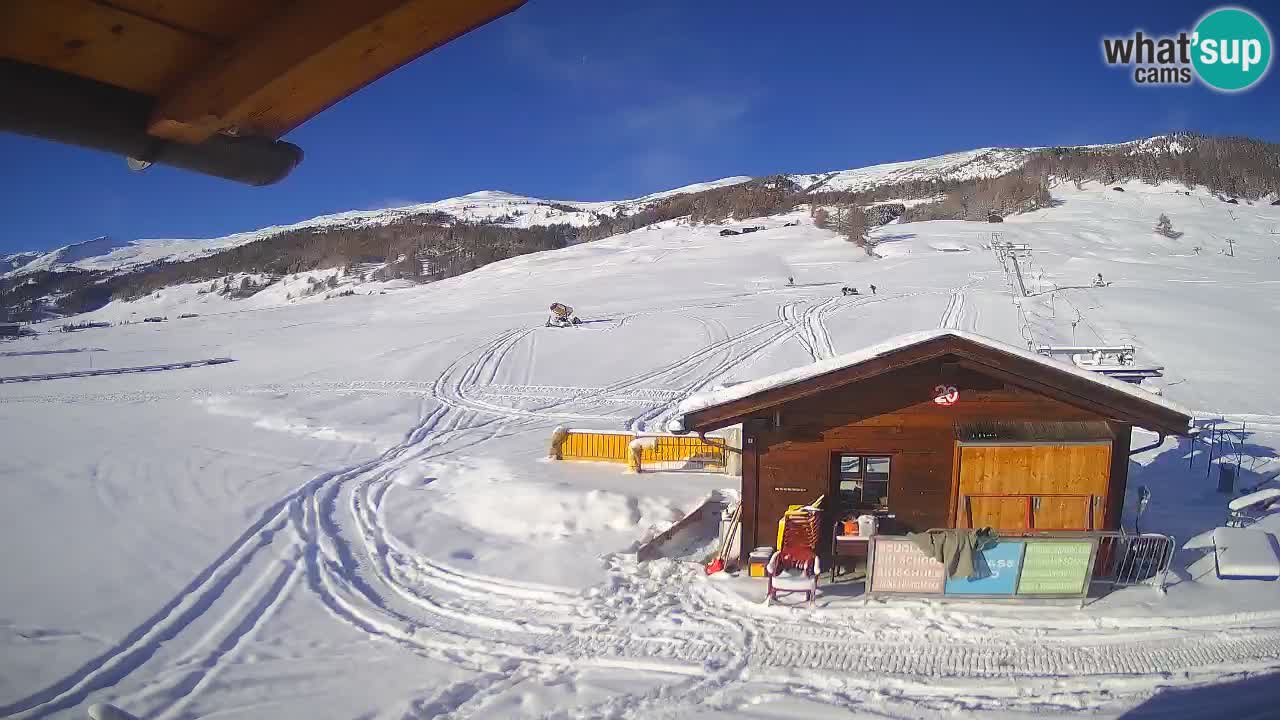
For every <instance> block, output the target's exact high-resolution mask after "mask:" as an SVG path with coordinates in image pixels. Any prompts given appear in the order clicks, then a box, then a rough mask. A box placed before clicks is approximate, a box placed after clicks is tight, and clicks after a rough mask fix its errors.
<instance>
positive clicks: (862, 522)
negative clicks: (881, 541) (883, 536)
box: [858, 515, 876, 537]
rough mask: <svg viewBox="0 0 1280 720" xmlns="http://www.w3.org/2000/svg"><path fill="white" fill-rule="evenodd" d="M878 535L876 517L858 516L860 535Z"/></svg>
mask: <svg viewBox="0 0 1280 720" xmlns="http://www.w3.org/2000/svg"><path fill="white" fill-rule="evenodd" d="M875 534H876V518H875V516H874V515H859V516H858V535H860V536H862V537H871V536H872V535H875Z"/></svg>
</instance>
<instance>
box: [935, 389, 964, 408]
mask: <svg viewBox="0 0 1280 720" xmlns="http://www.w3.org/2000/svg"><path fill="white" fill-rule="evenodd" d="M958 400H960V391H959V390H957V389H956V386H955V385H935V386H934V387H933V402H934V404H936V405H943V406H946V407H950V406H951V405H955V404H956V402H957V401H958Z"/></svg>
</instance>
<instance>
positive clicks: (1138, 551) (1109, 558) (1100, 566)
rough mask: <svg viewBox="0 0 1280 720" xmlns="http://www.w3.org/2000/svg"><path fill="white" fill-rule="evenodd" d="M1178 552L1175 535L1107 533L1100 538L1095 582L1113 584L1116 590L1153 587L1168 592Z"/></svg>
mask: <svg viewBox="0 0 1280 720" xmlns="http://www.w3.org/2000/svg"><path fill="white" fill-rule="evenodd" d="M1176 549H1177V543H1176V542H1175V541H1174V538H1173V536H1172V535H1162V534H1160V533H1142V534H1141V535H1135V534H1133V533H1126V532H1115V533H1106V534H1104V535H1103V536H1102V537H1100V538H1099V539H1098V559H1097V561H1096V562H1095V563H1094V579H1095V580H1100V581H1103V582H1110V583H1111V587H1112V589H1114V588H1117V587H1129V586H1133V585H1151V586H1153V587H1155V588H1156V589H1157V590H1159V591H1160V592H1164V589H1165V586H1166V585H1167V584H1168V580H1169V567H1170V566H1171V565H1172V564H1173V553H1174V551H1175V550H1176Z"/></svg>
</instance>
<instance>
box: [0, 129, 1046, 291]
mask: <svg viewBox="0 0 1280 720" xmlns="http://www.w3.org/2000/svg"><path fill="white" fill-rule="evenodd" d="M1032 152H1033V150H1030V149H1020V148H983V149H980V150H971V151H968V152H959V153H951V154H948V155H941V156H938V157H933V158H925V159H922V160H911V161H906V162H897V163H888V164H884V165H873V166H870V167H865V168H859V169H854V170H839V171H832V172H824V173H811V174H806V175H788V176H786V177H788V178H789V179H791V180H792V181H794V182H795V183H797V184H798V185H799V186H801V187H802V188H804V189H805V190H823V191H831V190H866V189H869V188H873V187H876V186H880V185H886V184H892V183H899V182H905V181H908V180H965V179H973V178H983V177H995V176H997V175H1001V174H1004V173H1006V172H1009V171H1011V170H1015V169H1017V168H1018V167H1020V166H1021V164H1022V163H1023V162H1025V161H1026V159H1027V157H1028V156H1029V155H1030V154H1031V153H1032ZM750 180H752V178H751V177H748V176H735V177H728V178H722V179H719V180H712V181H708V182H701V183H694V184H692V185H686V186H683V187H678V188H674V189H671V190H665V191H662V192H656V193H652V194H649V195H645V196H643V197H639V198H634V199H631V200H616V201H586V202H584V201H573V200H547V199H542V198H535V197H528V196H524V195H515V194H512V193H508V192H503V191H499V190H482V191H480V192H474V193H470V194H467V195H463V196H461V197H455V198H448V199H445V200H438V201H435V202H429V203H420V204H415V205H405V206H402V207H394V208H383V209H379V210H351V211H347V212H341V213H333V214H329V215H320V216H317V217H313V218H310V219H307V220H302V221H300V222H295V223H289V224H285V225H272V226H270V227H265V228H260V229H257V230H250V231H247V232H242V233H235V234H232V235H226V236H223V237H217V238H207V239H140V240H131V241H114V240H109V239H107V238H97V239H95V240H90V241H86V242H82V243H77V244H72V245H67V246H64V247H60V248H56V249H54V250H50V251H48V252H44V253H23V254H21V256H18V255H15V256H11V257H13V258H15V259H16V258H19V257H22V258H28V257H30V259H29V260H27V261H26V262H18V263H14V264H13V267H12V268H10V269H8V270H7V271H6V272H7V273H8V274H22V273H29V272H35V271H38V270H51V271H57V270H66V269H79V270H99V271H118V270H125V269H129V268H132V267H137V266H140V265H146V264H149V263H155V262H174V261H183V260H191V259H195V258H199V257H204V256H208V255H213V254H216V253H218V252H221V251H223V250H227V249H230V248H233V247H236V246H239V245H243V244H246V243H250V242H254V241H255V240H261V239H263V238H267V237H271V236H272V235H278V234H281V233H284V232H289V231H293V230H306V229H310V228H316V229H319V228H332V227H352V228H360V227H371V226H377V225H387V224H390V223H393V222H395V221H397V220H402V219H404V218H406V217H412V216H425V215H432V214H435V213H443V214H444V215H446V216H448V218H451V219H453V220H458V221H463V222H471V223H496V224H500V225H503V226H506V227H514V228H529V227H539V226H547V225H555V224H567V225H570V226H573V227H584V226H590V225H594V224H596V223H598V222H599V217H600V215H602V214H606V215H618V214H619V213H624V214H627V215H633V214H635V213H636V212H639V211H641V210H644V209H646V208H648V207H650V206H652V205H653V204H654V203H656V202H658V201H660V200H664V199H666V198H671V197H675V196H677V195H685V194H692V193H698V192H703V191H706V190H713V189H716V188H723V187H729V186H732V185H737V184H741V183H745V182H748V181H750ZM32 255H34V257H31V256H32ZM5 260H8V258H5ZM4 267H5V266H4V265H0V269H3V268H4Z"/></svg>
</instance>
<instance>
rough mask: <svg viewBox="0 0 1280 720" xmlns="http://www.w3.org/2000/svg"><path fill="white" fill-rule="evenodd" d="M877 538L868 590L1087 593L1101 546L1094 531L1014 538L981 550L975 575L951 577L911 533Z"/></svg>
mask: <svg viewBox="0 0 1280 720" xmlns="http://www.w3.org/2000/svg"><path fill="white" fill-rule="evenodd" d="M873 540H874V543H873V544H874V548H873V550H872V559H871V582H870V586H869V588H868V593H869V594H876V593H896V594H906V595H945V596H959V597H987V598H1001V597H1005V598H1028V599H1029V598H1035V597H1084V596H1085V595H1086V594H1087V593H1088V591H1089V576H1090V573H1091V572H1092V569H1093V556H1094V553H1095V552H1096V549H1097V542H1096V540H1095V538H1092V537H1070V538H1062V537H1025V538H1021V537H1020V538H1009V539H1007V540H1001V541H1000V542H998V543H996V544H995V545H993V546H991V547H989V548H987V549H985V550H983V551H982V553H981V555H980V557H979V558H978V560H977V561H976V563H975V565H976V569H977V574H976V575H975V576H974V577H972V578H960V577H956V578H951V577H947V572H946V568H945V566H943V564H942V563H940V562H938V561H937V560H934V559H933V558H932V557H931V556H929V555H927V554H926V553H925V552H924V551H922V550H921V549H920V548H919V547H918V546H916V544H915V543H914V542H912V541H911V540H910V539H908V538H905V537H891V536H883V535H881V536H876V537H874V538H873Z"/></svg>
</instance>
